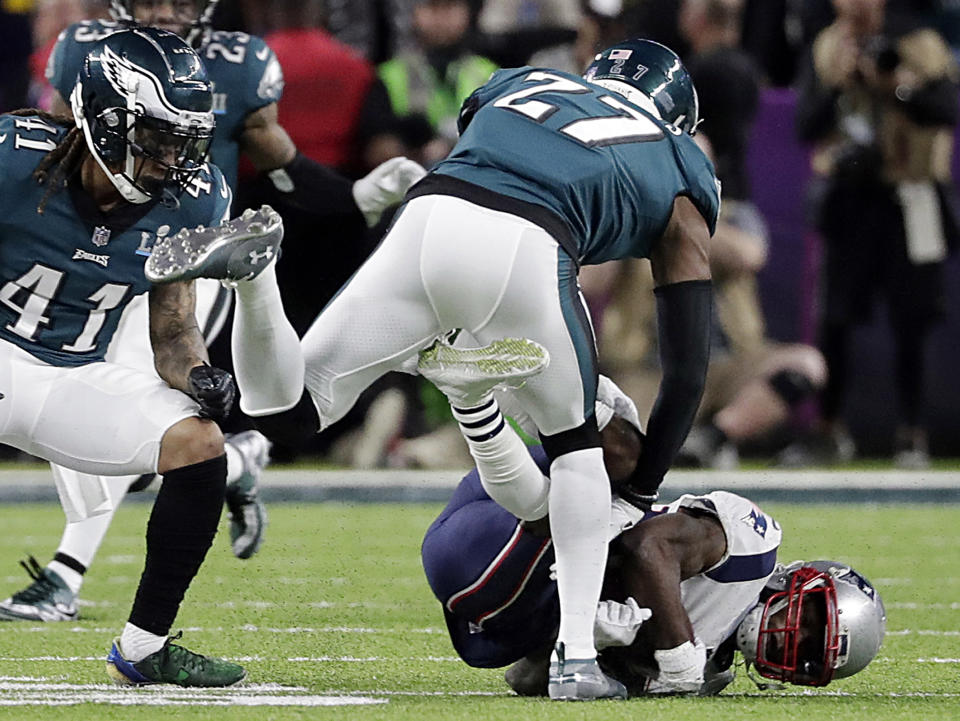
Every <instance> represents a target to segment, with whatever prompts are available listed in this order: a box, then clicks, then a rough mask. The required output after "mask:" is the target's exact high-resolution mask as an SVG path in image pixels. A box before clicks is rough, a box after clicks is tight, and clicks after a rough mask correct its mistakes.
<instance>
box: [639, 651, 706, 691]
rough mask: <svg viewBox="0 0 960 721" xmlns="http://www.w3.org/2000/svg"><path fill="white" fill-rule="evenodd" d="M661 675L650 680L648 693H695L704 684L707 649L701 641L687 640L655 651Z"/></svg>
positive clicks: (654, 654)
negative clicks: (672, 646)
mask: <svg viewBox="0 0 960 721" xmlns="http://www.w3.org/2000/svg"><path fill="white" fill-rule="evenodd" d="M653 657H654V658H655V659H656V660H657V665H658V666H659V667H660V675H659V676H657V678H656V679H655V680H652V681H650V683H649V685H648V686H647V693H656V694H695V693H698V692H699V691H700V687H701V686H703V667H704V666H705V665H706V663H707V649H706V647H705V646H704V645H703V643H702V642H701V641H700V639H696V640H695V641H694V642H690V641H686V642H685V643H682V644H680V645H679V646H677V647H676V648H668V649H664V650H659V651H654V652H653Z"/></svg>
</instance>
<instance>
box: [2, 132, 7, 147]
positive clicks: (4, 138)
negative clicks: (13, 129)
mask: <svg viewBox="0 0 960 721" xmlns="http://www.w3.org/2000/svg"><path fill="white" fill-rule="evenodd" d="M6 139H7V134H6V133H4V134H3V135H0V145H3V142H4V141H5V140H6Z"/></svg>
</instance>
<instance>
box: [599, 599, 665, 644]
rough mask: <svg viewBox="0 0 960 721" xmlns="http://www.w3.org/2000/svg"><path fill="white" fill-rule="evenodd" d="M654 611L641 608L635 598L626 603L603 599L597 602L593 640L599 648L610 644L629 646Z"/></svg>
mask: <svg viewBox="0 0 960 721" xmlns="http://www.w3.org/2000/svg"><path fill="white" fill-rule="evenodd" d="M652 615H653V611H651V610H650V609H649V608H640V606H639V604H638V603H637V602H636V601H635V600H634V599H633V598H628V599H627V602H626V603H618V602H616V601H601V602H600V603H598V604H597V617H596V618H595V619H594V622H593V642H594V644H595V645H596V647H597V650H599V649H601V648H607V647H609V646H629V645H630V644H631V643H633V640H634V639H635V638H636V637H637V631H639V630H640V626H642V625H643V623H644V621H647V620H649V618H650V617H651V616H652Z"/></svg>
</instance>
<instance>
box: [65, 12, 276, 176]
mask: <svg viewBox="0 0 960 721" xmlns="http://www.w3.org/2000/svg"><path fill="white" fill-rule="evenodd" d="M119 29H121V26H120V25H118V24H117V23H114V22H109V21H106V20H86V21H84V22H81V23H77V24H75V25H71V26H70V27H68V28H67V29H66V30H64V31H63V32H62V33H61V34H60V37H59V38H58V39H57V44H56V46H54V49H53V52H52V53H51V54H50V61H49V63H48V65H47V80H49V81H50V84H51V85H53V87H54V88H56V90H57V92H58V93H60V96H61V97H62V98H63V99H64V100H66V101H68V102H69V99H70V93H71V92H73V86H74V85H75V84H76V80H77V73H78V72H79V71H80V64H81V63H82V62H83V59H84V57H86V55H87V53H88V52H89V51H90V47H91V46H92V44H93V43H95V42H96V41H98V40H100V39H102V38H104V37H106V36H108V35H110V34H112V33H114V32H116V31H117V30H119ZM197 53H198V54H199V55H200V57H201V59H202V60H203V64H204V66H205V67H206V70H207V76H208V77H209V78H210V82H211V83H212V84H213V112H214V114H215V115H216V118H217V127H216V130H215V131H214V134H213V145H212V146H211V149H210V158H211V160H212V161H213V162H214V163H215V164H216V165H217V167H219V168H220V169H221V170H222V171H223V174H224V176H225V177H226V178H227V182H228V183H229V184H230V187H231V188H233V187H236V183H237V168H238V164H239V162H240V147H239V143H240V135H241V133H242V131H243V126H244V122H245V121H246V117H247V116H248V115H249V114H250V113H252V112H253V111H255V110H259V109H260V108H262V107H264V106H265V105H269V104H270V103H275V102H277V101H278V100H280V96H281V94H282V93H283V72H282V70H281V69H280V62H279V61H278V60H277V57H276V55H274V54H273V51H272V50H271V49H270V48H269V47H268V46H267V44H266V43H265V42H264V41H263V40H261V39H260V38H258V37H255V36H253V35H247V34H246V33H235V32H219V31H217V32H213V33H211V34H210V38H209V39H208V40H207V42H206V43H205V44H204V45H203V47H201V48H200V49H199V50H198V51H197Z"/></svg>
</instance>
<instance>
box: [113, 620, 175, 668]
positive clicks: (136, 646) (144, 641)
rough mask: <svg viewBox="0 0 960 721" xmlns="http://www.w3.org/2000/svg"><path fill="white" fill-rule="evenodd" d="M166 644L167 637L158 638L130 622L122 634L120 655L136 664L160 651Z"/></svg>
mask: <svg viewBox="0 0 960 721" xmlns="http://www.w3.org/2000/svg"><path fill="white" fill-rule="evenodd" d="M166 642H167V637H166V636H157V635H156V634H155V633H150V632H149V631H144V630H143V629H142V628H140V627H139V626H134V625H133V624H132V623H129V622H128V623H127V625H125V626H124V627H123V633H122V634H120V653H121V654H123V657H124V658H125V659H127V661H131V662H133V663H136V662H137V661H142V660H143V659H145V658H146V657H147V656H149V655H150V654H151V653H156V652H157V651H159V650H160V649H161V648H163V644H165V643H166Z"/></svg>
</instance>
